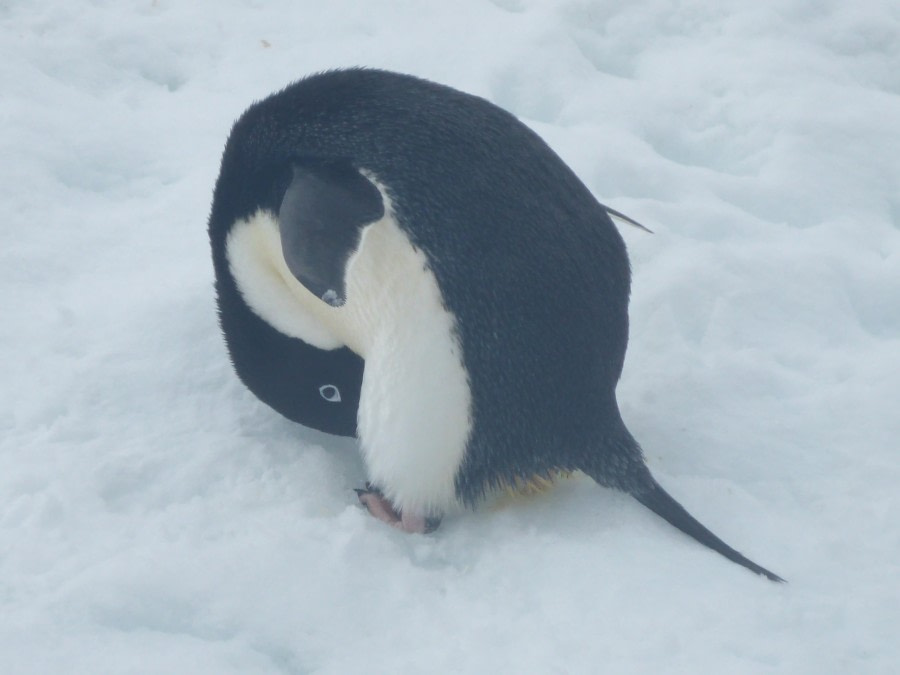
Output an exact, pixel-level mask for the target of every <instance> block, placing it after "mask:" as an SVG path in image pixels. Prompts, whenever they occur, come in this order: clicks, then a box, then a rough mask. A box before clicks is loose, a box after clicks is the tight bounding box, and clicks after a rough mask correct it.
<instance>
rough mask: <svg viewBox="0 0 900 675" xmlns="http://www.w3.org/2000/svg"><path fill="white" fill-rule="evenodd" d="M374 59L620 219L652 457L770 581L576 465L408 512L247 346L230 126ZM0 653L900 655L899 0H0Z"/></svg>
mask: <svg viewBox="0 0 900 675" xmlns="http://www.w3.org/2000/svg"><path fill="white" fill-rule="evenodd" d="M350 65H368V66H377V67H384V68H389V69H392V70H399V71H404V72H409V73H413V74H417V75H420V76H424V77H428V78H430V79H434V80H438V81H441V82H444V83H446V84H449V85H452V86H455V87H457V88H460V89H463V90H466V91H469V92H472V93H475V94H478V95H481V96H484V97H486V98H488V99H490V100H492V101H494V102H496V103H498V104H499V105H501V106H503V107H505V108H507V109H509V110H511V111H513V112H514V113H515V114H517V115H518V116H519V117H521V118H522V119H523V120H524V121H525V122H526V123H527V124H529V125H530V126H531V127H533V128H534V129H535V130H536V131H538V132H539V133H540V134H541V135H542V136H543V137H544V138H545V139H546V140H547V141H548V142H549V143H550V144H551V145H552V146H553V147H554V148H555V149H556V150H557V152H559V153H560V155H561V156H562V157H563V158H564V159H565V160H566V161H567V162H568V163H569V164H570V165H571V166H572V167H573V168H574V169H575V170H576V172H577V173H578V174H579V175H580V176H581V177H582V179H583V180H584V181H585V183H586V184H587V185H588V186H589V187H590V188H591V190H593V191H594V193H595V194H596V195H597V197H598V198H599V199H600V200H601V201H604V202H606V203H608V204H609V205H610V206H611V207H613V208H616V209H619V210H621V211H623V212H624V213H626V214H628V215H630V216H631V217H633V218H635V219H637V220H639V221H641V222H642V223H644V224H645V225H647V226H649V227H651V228H652V229H653V230H654V231H655V234H653V235H649V234H646V233H644V232H641V231H639V230H637V229H635V228H628V227H625V228H623V234H624V236H625V237H626V240H627V243H628V246H629V250H630V255H631V260H632V266H633V269H634V289H633V300H632V306H631V317H632V326H631V343H630V347H629V353H628V357H627V361H626V366H625V373H624V375H623V378H622V382H621V384H620V387H619V400H620V403H621V406H622V409H623V415H624V417H625V420H626V422H627V423H628V425H629V427H630V429H631V431H632V432H633V433H634V435H635V437H636V438H638V440H639V441H640V442H641V443H642V445H643V446H644V449H645V451H646V453H647V458H648V463H649V464H650V466H651V468H652V469H653V471H654V472H655V474H656V475H657V477H658V478H659V480H660V482H661V483H663V485H665V486H666V487H667V489H669V490H670V491H671V492H672V493H673V494H674V495H675V496H676V497H677V498H678V499H679V500H681V501H682V502H683V503H684V505H685V506H686V507H687V508H688V509H689V510H690V511H692V512H693V513H694V514H695V515H696V516H697V517H698V518H699V519H700V520H701V521H703V522H704V523H705V524H706V525H708V526H709V527H710V528H711V529H712V530H713V531H715V532H716V533H717V534H719V535H720V536H722V537H723V538H724V539H725V540H726V541H727V542H729V543H730V544H732V545H734V546H735V547H736V548H738V549H739V550H741V551H742V552H744V553H745V554H747V555H748V556H749V557H751V558H753V559H754V560H756V561H757V562H759V563H760V564H763V565H765V566H767V567H770V568H771V569H772V570H774V571H775V572H777V573H779V574H781V575H783V576H785V577H786V578H787V579H788V580H789V582H790V583H789V584H787V585H777V584H772V583H769V582H767V581H765V580H764V579H761V578H758V577H755V576H754V575H752V574H750V573H748V572H746V571H745V570H743V569H741V568H739V567H737V566H735V565H733V564H731V563H729V562H727V561H725V560H724V559H723V558H721V557H719V556H717V555H715V554H714V553H712V552H710V551H708V550H706V549H704V548H702V547H701V546H699V545H697V544H696V543H695V542H693V541H691V540H690V539H688V538H687V537H685V536H684V535H682V534H680V533H679V532H677V531H675V530H674V529H673V528H671V527H670V526H668V525H667V524H665V523H664V522H662V521H661V520H659V519H658V518H656V517H655V516H653V515H652V514H651V513H649V512H647V511H646V510H644V509H642V507H640V506H639V505H638V504H637V503H636V502H634V501H633V500H631V499H629V498H627V497H625V496H623V495H619V494H615V493H612V492H610V491H607V490H603V489H601V488H599V487H598V486H596V485H594V484H592V483H590V482H589V481H587V480H574V481H571V482H569V483H567V484H564V485H562V486H560V487H559V488H558V489H556V490H554V491H553V492H552V493H550V494H547V495H543V496H540V497H534V498H529V499H522V500H519V501H518V502H515V503H513V504H511V505H509V506H507V507H505V508H501V509H497V510H491V511H482V512H478V513H474V514H467V515H464V516H461V517H457V518H452V519H447V520H446V521H445V522H444V524H443V526H442V528H441V529H440V530H439V531H438V532H437V533H435V534H434V535H431V536H427V537H423V536H418V535H405V534H403V533H400V532H397V531H394V530H393V529H391V528H388V527H386V526H384V525H383V524H382V523H380V522H377V521H376V520H374V519H373V518H371V517H370V516H368V515H367V514H366V513H365V512H364V510H363V509H362V508H360V507H359V505H358V504H357V503H356V497H355V495H354V493H353V491H352V489H353V488H354V487H359V486H361V484H362V483H363V481H364V475H363V470H362V465H361V462H360V459H359V455H358V452H357V449H356V447H355V443H353V442H351V441H346V440H340V439H335V438H332V437H329V436H326V435H322V434H316V433H314V432H311V431H308V430H304V429H303V428H301V427H298V426H296V425H293V424H291V423H289V422H287V421H285V420H283V419H281V418H279V417H278V416H277V415H276V414H275V413H274V412H272V411H270V410H269V409H267V408H266V407H265V406H263V405H262V404H261V403H259V402H258V401H257V400H255V399H254V397H253V396H252V395H251V394H249V393H248V392H247V391H245V390H244V388H243V387H242V386H241V384H240V383H239V381H238V380H237V378H236V377H235V375H234V374H233V372H232V370H231V368H230V366H229V363H228V360H227V357H226V353H225V349H224V346H223V342H222V340H221V337H220V335H219V331H218V327H217V323H216V316H215V312H214V299H213V291H212V268H211V264H210V260H209V254H208V250H207V239H206V232H205V226H206V218H207V214H208V209H209V204H210V198H211V191H212V186H213V182H214V180H215V177H216V174H217V171H218V162H219V158H220V154H221V150H222V147H223V144H224V142H225V138H226V135H227V133H228V131H229V129H230V125H231V124H232V122H233V121H234V120H235V119H236V117H237V116H238V115H240V113H241V112H242V111H243V110H244V109H245V108H246V107H247V106H248V105H249V104H250V103H251V102H252V101H254V100H256V99H259V98H262V97H264V96H266V95H267V94H269V93H270V92H272V91H274V90H276V89H278V88H280V87H282V86H284V85H285V84H287V83H289V82H291V81H292V80H295V79H297V78H299V77H301V76H303V75H305V74H309V73H312V72H315V71H319V70H322V69H327V68H333V67H338V66H350ZM0 85H2V86H0V92H2V93H0V120H2V124H0V149H2V150H0V156H2V162H0V214H2V221H0V303H2V305H0V306H2V308H3V319H2V321H0V356H2V358H0V383H2V387H0V397H2V398H0V430H2V433H0V467H2V470H0V672H2V673H6V674H13V673H16V674H18V673H354V672H361V671H362V672H373V671H374V672H378V673H382V672H383V673H421V672H435V673H450V672H453V673H491V672H497V673H500V672H504V673H596V672H604V673H699V672H707V673H791V674H796V673H815V674H816V675H821V674H830V673H896V672H900V641H898V640H897V636H898V634H900V562H898V560H900V447H898V439H900V414H898V408H900V406H898V402H900V5H898V4H897V3H896V2H894V1H892V0H883V1H878V0H856V1H855V2H852V3H851V2H838V1H837V0H816V1H815V2H812V1H809V0H782V1H781V2H775V1H773V2H757V3H750V2H737V1H728V0H726V1H723V2H714V1H713V0H707V1H705V2H704V1H699V0H683V1H681V2H674V1H672V2H668V1H666V0H627V1H625V0H562V1H560V2H549V1H544V0H495V2H488V1H487V0H458V1H455V2H442V3H424V2H422V3H416V2H408V1H405V0H386V1H384V2H366V1H364V0H356V1H349V0H336V1H334V2H288V1H286V0H284V1H281V2H266V3H263V2H258V1H256V0H222V1H221V2H209V1H208V2H175V1H173V0H152V1H151V0H133V1H129V0H123V1H122V2H116V3H113V2H104V1H100V0H97V1H96V2H81V1H76V0H65V1H64V0H42V1H41V2H37V1H30V2H28V1H25V0H21V1H16V0H11V1H8V2H2V3H0Z"/></svg>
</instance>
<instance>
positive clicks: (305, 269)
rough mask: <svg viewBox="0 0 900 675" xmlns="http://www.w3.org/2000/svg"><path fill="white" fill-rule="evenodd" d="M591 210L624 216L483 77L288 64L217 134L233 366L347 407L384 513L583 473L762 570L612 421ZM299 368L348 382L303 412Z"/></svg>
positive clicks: (611, 245)
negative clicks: (280, 85)
mask: <svg viewBox="0 0 900 675" xmlns="http://www.w3.org/2000/svg"><path fill="white" fill-rule="evenodd" d="M611 215H612V216H614V217H617V218H618V219H620V220H625V221H626V222H627V221H629V220H630V219H628V218H627V217H626V216H623V215H622V214H620V213H618V212H613V211H612V210H611V209H608V208H606V207H605V206H603V205H602V204H600V203H599V202H598V201H597V200H596V199H595V198H594V196H593V195H592V194H591V192H590V191H589V190H588V189H587V187H586V186H585V185H584V184H583V183H582V182H581V181H580V180H579V179H578V177H577V176H576V175H575V174H574V172H573V171H572V170H571V169H570V168H569V167H568V166H567V165H566V164H565V163H564V162H563V161H562V160H561V159H560V158H559V157H558V156H557V155H556V153H554V152H553V150H551V149H550V147H549V146H548V145H547V144H546V143H545V142H544V141H543V140H542V139H541V138H540V137H539V136H538V135H537V134H536V133H534V132H533V131H531V130H530V129H529V128H528V127H527V126H525V125H524V124H523V123H521V122H520V121H519V120H518V119H516V118H515V117H514V116H513V115H512V114H510V113H508V112H506V111H505V110H503V109H501V108H500V107H498V106H496V105H494V104H492V103H490V102H488V101H487V100H485V99H482V98H479V97H476V96H472V95H469V94H466V93H463V92H460V91H457V90H455V89H452V88H450V87H447V86H444V85H441V84H437V83H434V82H431V81H428V80H424V79H420V78H417V77H413V76H410V75H404V74H399V73H392V72H387V71H382V70H375V69H366V68H353V69H343V70H333V71H327V72H324V73H319V74H315V75H311V76H308V77H306V78H304V79H301V80H299V81H298V82H295V83H294V84H292V85H290V86H288V87H286V88H285V89H283V90H281V91H279V92H276V93H275V94H273V95H271V96H269V97H268V98H266V99H264V100H262V101H259V102H257V103H255V104H253V105H252V106H251V107H250V108H248V109H247V111H246V112H244V114H243V115H242V116H241V117H240V118H239V119H238V120H237V122H236V123H235V124H234V126H233V128H232V130H231V134H230V136H229V138H228V141H227V142H226V145H225V149H224V152H223V155H222V161H221V169H220V173H219V177H218V180H217V182H216V186H215V189H214V194H213V204H212V209H211V212H210V218H209V236H210V241H211V246H212V253H213V261H214V267H215V270H216V278H217V282H216V288H217V297H218V304H219V312H220V317H221V323H222V327H223V330H224V333H225V336H226V341H227V343H228V346H229V350H230V353H231V355H232V359H233V361H234V365H235V368H236V370H237V371H238V374H239V375H240V377H241V378H242V379H243V381H244V382H245V383H246V384H247V385H248V386H249V387H250V389H251V390H253V391H254V392H255V393H256V394H257V395H258V396H259V397H260V398H261V399H263V400H264V401H266V402H267V403H269V405H271V406H272V407H275V408H276V409H277V410H279V411H281V412H283V413H285V414H287V415H288V416H289V417H291V415H293V416H294V418H296V419H298V420H299V421H301V422H302V421H303V420H306V421H307V422H311V423H312V424H313V425H318V426H319V428H324V427H329V428H331V429H337V430H338V431H339V432H341V431H343V432H349V431H350V427H351V426H352V423H351V422H350V420H349V417H348V416H349V414H350V412H351V411H350V408H351V407H352V405H353V404H355V405H356V406H358V407H357V410H356V427H355V432H356V434H357V437H358V440H359V446H360V451H361V455H362V459H363V462H364V464H365V468H366V472H367V476H368V482H367V484H366V487H365V488H362V489H360V490H357V493H358V496H359V501H360V502H361V503H362V504H363V505H365V506H366V507H367V508H368V510H369V511H370V512H371V513H372V514H373V515H374V516H376V517H377V518H379V519H381V520H384V521H386V522H388V523H389V524H391V525H394V526H395V527H398V528H400V529H402V530H405V531H408V532H427V531H431V530H433V529H434V528H436V527H437V526H438V524H439V523H440V521H441V518H442V517H443V516H444V515H445V514H448V513H451V512H454V511H457V510H460V509H465V508H471V507H475V506H477V505H478V504H479V503H482V502H484V501H485V500H487V499H490V498H491V497H492V496H493V495H495V494H497V493H498V492H500V491H503V490H504V489H506V488H508V487H510V486H516V485H521V484H527V483H529V482H531V481H533V480H536V479H537V480H552V478H553V477H554V476H557V475H560V474H569V473H573V472H583V473H584V474H586V475H587V476H589V477H591V478H592V479H593V480H594V481H596V482H597V483H598V484H599V485H600V486H603V487H606V488H612V489H616V490H620V491H623V492H625V493H627V494H629V495H631V496H632V497H634V499H635V500H637V501H638V502H639V503H641V504H643V505H644V506H645V507H647V508H648V509H650V510H651V511H653V512H654V513H656V514H657V515H659V516H660V517H662V518H663V519H665V520H666V521H668V522H669V523H671V524H672V525H674V526H675V527H676V528H678V529H679V530H681V531H682V532H684V533H686V534H687V535H689V536H691V537H693V538H694V539H696V540H697V541H699V542H700V543H701V544H704V545H705V546H707V547H709V548H710V549H712V550H714V551H716V552H718V553H720V554H721V555H723V556H724V557H726V558H727V559H729V560H731V561H733V562H735V563H737V564H739V565H741V566H743V567H745V568H747V569H749V570H750V571H752V572H755V573H756V574H759V575H762V576H764V577H766V578H768V579H770V580H772V581H783V579H782V578H781V577H779V576H778V575H776V574H774V573H773V572H771V571H769V570H767V569H765V568H764V567H761V566H760V565H758V564H756V563H754V562H753V561H751V560H749V559H748V558H746V557H745V556H744V555H742V554H741V553H739V552H738V551H736V550H735V549H733V548H731V547H730V546H728V545H727V544H725V543H724V542H723V541H722V540H721V539H720V538H718V537H717V536H716V535H714V534H713V533H712V532H710V531H709V530H708V529H707V528H706V527H704V526H703V525H701V524H700V522H699V521H697V520H696V519H695V518H694V517H693V516H692V515H690V514H689V513H688V512H687V511H686V510H685V509H684V508H683V507H682V506H681V505H680V504H679V503H678V502H677V501H676V500H675V499H674V498H673V497H671V496H670V495H669V494H668V493H667V492H666V491H665V490H664V489H663V488H662V486H660V484H659V483H658V482H657V481H656V480H655V478H654V477H653V476H652V474H651V473H650V470H649V469H648V467H647V465H646V463H645V461H644V457H643V452H642V450H641V447H640V445H639V444H638V442H637V441H636V440H635V439H634V437H633V436H632V435H631V433H630V432H629V431H628V429H627V428H626V426H625V423H624V422H623V420H622V417H621V415H620V413H619V408H618V404H617V401H616V385H617V383H618V380H619V377H620V375H621V372H622V367H623V364H624V359H625V351H626V346H627V342H628V300H629V294H630V284H631V270H630V265H629V261H628V256H627V252H626V249H625V244H624V241H623V239H622V237H621V235H620V234H619V232H618V230H617V229H616V227H615V226H614V224H613V222H612V220H611V217H610V216H611ZM632 224H636V223H633V222H632ZM323 377H325V378H326V379H327V378H331V379H332V380H334V383H335V384H334V386H335V388H340V391H341V399H342V400H341V401H340V403H341V404H343V403H344V402H345V400H344V399H346V402H347V403H349V404H351V405H347V406H345V408H346V410H341V411H340V412H337V411H338V410H339V408H338V406H335V409H334V410H335V413H334V416H333V417H331V416H328V417H327V422H326V416H325V415H324V412H323V411H324V410H331V409H330V408H328V407H327V406H324V407H323V404H322V403H321V402H320V401H319V400H317V399H315V396H313V395H311V393H310V392H312V391H314V390H315V388H316V387H315V385H316V384H317V383H319V382H320V381H321V380H322V378H323ZM358 377H359V378H361V379H359V380H357V378H358ZM357 385H358V387H357ZM295 387H296V388H297V389H298V390H299V389H303V393H302V395H301V394H300V393H299V392H298V394H297V401H296V402H294V401H293V400H292V398H293V389H294V388H295ZM328 391H329V392H330V391H331V390H328ZM345 391H346V392H347V394H346V396H345ZM323 400H324V402H325V403H327V402H328V401H327V399H323ZM345 413H346V414H345ZM348 435H350V434H349V433H348Z"/></svg>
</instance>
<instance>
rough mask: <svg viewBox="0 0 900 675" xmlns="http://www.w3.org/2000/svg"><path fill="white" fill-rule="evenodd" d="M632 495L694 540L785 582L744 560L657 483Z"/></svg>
mask: <svg viewBox="0 0 900 675" xmlns="http://www.w3.org/2000/svg"><path fill="white" fill-rule="evenodd" d="M631 495H632V496H633V497H634V498H635V499H636V500H638V501H639V502H640V503H641V504H643V505H644V506H646V507H647V508H648V509H650V510H651V511H653V513H655V514H656V515H658V516H659V517H660V518H662V519H663V520H666V521H668V522H669V523H671V524H672V525H674V526H675V527H677V528H678V529H679V530H681V531H682V532H684V533H685V534H686V535H688V536H690V537H693V538H694V539H696V540H697V541H699V542H700V543H701V544H703V545H704V546H708V547H709V548H711V549H712V550H713V551H716V552H717V553H720V554H721V555H723V556H725V557H726V558H728V559H729V560H731V561H732V562H735V563H737V564H738V565H742V566H743V567H746V568H747V569H748V570H750V571H751V572H755V573H756V574H760V575H762V576H764V577H766V578H767V579H770V580H771V581H778V582H784V579H782V578H781V577H780V576H778V575H777V574H774V573H773V572H770V571H769V570H767V569H766V568H765V567H761V566H759V565H757V564H756V563H755V562H753V561H752V560H750V559H748V558H746V557H744V556H743V555H741V554H740V553H738V552H737V551H735V550H734V549H733V548H731V547H730V546H729V545H728V544H726V543H725V542H724V541H722V540H721V539H719V538H718V537H717V536H716V535H714V534H713V533H712V532H710V531H709V530H708V529H706V527H704V526H703V525H701V524H700V522H699V521H698V520H697V519H696V518H694V516H692V515H691V514H690V513H688V512H687V510H686V509H685V508H684V507H683V506H682V505H681V504H679V503H678V502H677V501H675V499H674V498H673V497H672V496H671V495H670V494H669V493H668V492H666V491H665V490H663V488H662V487H661V486H660V485H659V483H657V482H656V481H653V482H652V485H651V486H650V487H649V488H647V489H643V490H636V491H634V492H632V493H631Z"/></svg>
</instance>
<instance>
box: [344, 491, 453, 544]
mask: <svg viewBox="0 0 900 675" xmlns="http://www.w3.org/2000/svg"><path fill="white" fill-rule="evenodd" d="M356 495H357V496H358V497H359V503H360V504H362V505H363V506H365V507H366V508H367V509H368V510H369V513H371V514H372V515H373V516H375V517H376V518H378V520H380V521H382V522H385V523H387V524H388V525H391V526H393V527H396V528H397V529H399V530H403V531H404V532H412V533H417V534H428V533H429V532H434V531H435V530H436V529H437V528H438V525H440V524H441V519H440V518H426V517H425V516H416V515H412V514H406V513H403V512H402V511H397V509H395V508H394V505H393V504H391V502H390V501H389V500H388V498H387V497H385V496H384V495H383V494H381V492H380V491H378V490H377V489H376V488H373V487H372V486H371V485H368V484H367V485H366V488H365V489H364V490H357V491H356Z"/></svg>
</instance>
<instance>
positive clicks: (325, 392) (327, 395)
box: [319, 384, 341, 403]
mask: <svg viewBox="0 0 900 675" xmlns="http://www.w3.org/2000/svg"><path fill="white" fill-rule="evenodd" d="M319 394H321V395H322V398H324V399H325V400H326V401H328V402H329V403H340V402H341V391H340V389H338V388H337V387H335V386H334V385H333V384H323V385H322V386H321V387H319Z"/></svg>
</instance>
